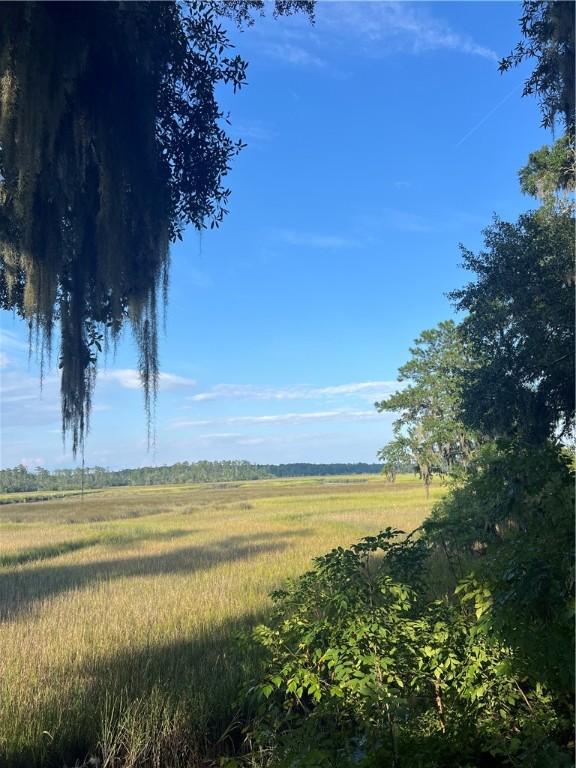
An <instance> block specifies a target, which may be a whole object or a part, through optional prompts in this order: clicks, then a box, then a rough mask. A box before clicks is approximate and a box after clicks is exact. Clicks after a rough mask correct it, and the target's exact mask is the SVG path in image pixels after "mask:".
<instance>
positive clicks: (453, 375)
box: [376, 320, 475, 487]
mask: <svg viewBox="0 0 576 768" xmlns="http://www.w3.org/2000/svg"><path fill="white" fill-rule="evenodd" d="M410 354H411V355H412V357H411V358H410V360H409V361H408V362H407V363H406V364H405V365H403V366H402V367H401V368H400V369H399V372H398V381H400V382H408V385H407V386H405V387H403V388H402V389H400V390H399V391H398V392H396V393H395V394H393V395H390V397H388V398H386V400H382V401H381V402H379V403H376V408H377V409H378V411H380V412H382V411H391V412H393V413H396V412H398V413H399V414H400V415H399V417H398V418H397V419H396V420H395V422H394V439H393V440H392V441H391V443H389V444H388V445H387V446H385V448H383V449H382V451H380V453H379V454H378V456H379V458H380V460H381V461H384V462H385V467H386V466H390V465H391V464H392V465H400V464H402V463H404V464H406V463H412V464H414V465H416V466H417V467H418V471H419V473H420V476H421V478H422V480H423V482H424V484H425V485H426V487H428V485H429V484H430V481H431V479H432V475H433V474H434V473H435V472H441V473H450V472H453V471H454V470H455V469H456V468H457V467H460V466H466V465H467V464H468V462H469V461H470V458H471V455H472V452H473V449H474V444H475V437H474V435H473V433H472V432H471V431H470V430H468V429H466V427H465V426H464V424H463V422H462V418H461V399H462V381H463V378H462V377H463V371H464V370H465V369H466V368H467V367H468V365H469V364H470V362H469V357H468V354H467V352H466V349H465V345H464V344H463V342H462V339H461V337H460V332H459V329H458V327H457V326H456V324H455V323H454V322H453V321H452V320H447V321H444V322H442V323H440V324H439V325H438V326H437V327H436V328H433V329H430V330H427V331H423V333H422V334H421V335H420V336H419V337H418V338H417V339H416V341H415V346H414V347H412V348H411V349H410Z"/></svg>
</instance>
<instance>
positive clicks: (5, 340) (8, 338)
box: [0, 328, 28, 352]
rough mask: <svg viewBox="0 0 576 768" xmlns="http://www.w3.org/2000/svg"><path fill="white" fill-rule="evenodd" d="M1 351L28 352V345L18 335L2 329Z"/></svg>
mask: <svg viewBox="0 0 576 768" xmlns="http://www.w3.org/2000/svg"><path fill="white" fill-rule="evenodd" d="M0 349H16V350H19V351H21V352H27V351H28V343H27V342H26V341H24V340H23V339H22V338H21V337H20V336H19V335H18V334H17V333H13V332H12V331H7V330H6V329H5V328H0Z"/></svg>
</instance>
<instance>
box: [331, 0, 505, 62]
mask: <svg viewBox="0 0 576 768" xmlns="http://www.w3.org/2000/svg"><path fill="white" fill-rule="evenodd" d="M324 24H325V25H326V26H327V27H329V28H330V29H333V30H334V31H335V32H339V33H340V34H345V35H347V36H351V37H357V38H361V40H362V43H363V49H364V51H365V52H368V51H370V52H371V53H374V52H375V51H374V49H375V47H380V54H381V55H382V54H386V53H387V52H398V51H399V52H404V53H414V54H418V53H422V52H425V51H437V50H449V51H454V52H455V53H461V54H466V55H470V56H480V57H481V58H485V59H488V60H490V61H497V60H498V55H497V54H496V53H495V52H494V51H492V50H491V49H490V48H488V47H486V46H484V45H481V44H479V43H477V42H475V41H474V40H473V39H472V38H470V37H469V36H468V35H464V34H462V33H460V32H457V31H456V30H454V29H452V28H451V27H450V25H449V24H447V23H446V22H444V21H442V20H441V19H439V18H436V17H434V16H432V15H431V13H430V12H429V10H428V9H427V8H422V7H421V6H418V5H416V4H414V3H406V2H336V3H320V4H319V5H318V27H319V29H321V27H322V26H323V25H324Z"/></svg>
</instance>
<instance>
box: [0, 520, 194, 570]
mask: <svg viewBox="0 0 576 768" xmlns="http://www.w3.org/2000/svg"><path fill="white" fill-rule="evenodd" d="M192 533H194V531H193V530H191V529H189V528H188V529H186V528H174V529H172V530H169V531H159V532H153V531H126V532H116V531H109V532H107V533H101V534H97V535H95V536H86V537H85V538H83V539H72V540H71V541H60V542H54V543H53V544H45V545H44V546H40V547H29V548H28V549H24V550H20V551H19V552H11V553H9V554H7V555H0V566H3V567H7V566H10V565H23V564H24V563H33V562H36V561H38V560H51V559H52V558H55V557H60V556H61V555H66V554H68V552H76V551H78V550H79V549H86V548H88V547H95V546H97V545H98V544H108V545H111V546H117V547H121V546H125V545H129V544H137V543H138V542H140V541H150V540H154V541H170V540H171V539H176V538H180V537H182V536H188V535H189V534H192Z"/></svg>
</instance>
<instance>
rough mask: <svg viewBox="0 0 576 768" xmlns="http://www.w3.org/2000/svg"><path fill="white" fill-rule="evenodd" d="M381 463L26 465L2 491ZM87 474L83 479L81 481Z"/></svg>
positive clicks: (3, 473) (8, 473)
mask: <svg viewBox="0 0 576 768" xmlns="http://www.w3.org/2000/svg"><path fill="white" fill-rule="evenodd" d="M381 469H382V465H381V464H364V463H362V462H358V463H356V464H306V463H300V464H251V463H250V462H249V461H197V462H188V461H183V462H180V463H178V464H172V465H170V466H162V467H140V468H138V469H121V470H118V471H112V470H109V469H106V468H105V467H86V468H85V469H84V473H82V469H81V468H80V467H76V468H75V469H55V470H53V471H49V470H48V469H44V468H43V467H36V468H35V469H34V470H29V469H27V468H26V467H25V466H24V465H23V464H20V465H18V466H17V467H14V468H13V469H3V470H0V492H2V493H22V492H27V491H69V490H78V489H80V488H81V487H82V486H83V487H84V488H86V489H88V488H106V487H109V486H121V485H171V484H178V483H214V482H228V481H234V480H261V479H266V478H268V479H269V478H273V477H306V476H310V475H320V476H322V475H326V476H328V475H358V474H365V473H369V474H378V473H379V472H380V471H381ZM82 474H84V478H82Z"/></svg>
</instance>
